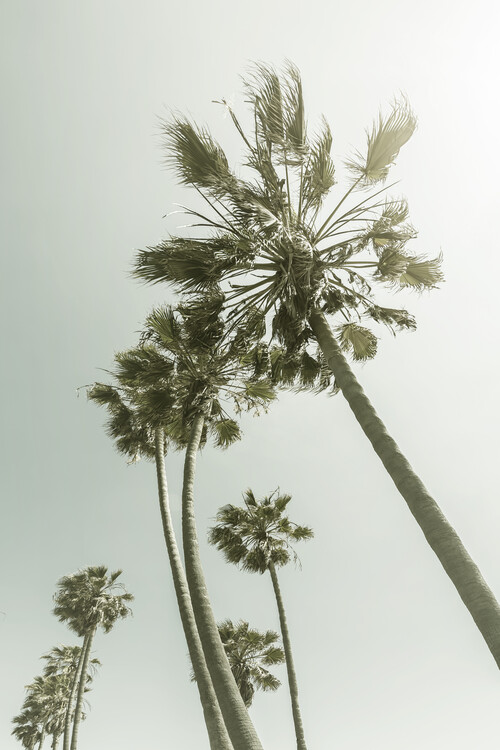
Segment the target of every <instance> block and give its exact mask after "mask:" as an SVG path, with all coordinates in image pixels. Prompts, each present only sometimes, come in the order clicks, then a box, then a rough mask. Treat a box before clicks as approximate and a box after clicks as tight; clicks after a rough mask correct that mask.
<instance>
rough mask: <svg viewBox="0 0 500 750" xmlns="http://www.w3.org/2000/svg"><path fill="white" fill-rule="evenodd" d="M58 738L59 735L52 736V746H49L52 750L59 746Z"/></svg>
mask: <svg viewBox="0 0 500 750" xmlns="http://www.w3.org/2000/svg"><path fill="white" fill-rule="evenodd" d="M60 736H61V735H60V734H54V735H53V736H52V745H51V748H52V750H57V746H58V744H59V737H60Z"/></svg>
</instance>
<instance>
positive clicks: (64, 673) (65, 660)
mask: <svg viewBox="0 0 500 750" xmlns="http://www.w3.org/2000/svg"><path fill="white" fill-rule="evenodd" d="M42 659H45V661H46V665H45V667H44V670H43V673H44V676H46V677H51V676H56V677H59V678H63V679H65V680H66V681H67V683H68V690H67V696H66V703H65V710H64V715H63V719H62V726H61V722H60V721H58V722H52V728H53V730H52V731H51V734H52V736H53V744H54V748H55V747H57V743H58V740H59V736H60V735H61V734H63V733H64V732H65V733H66V736H67V737H68V738H69V732H70V727H71V721H72V720H73V704H74V702H75V695H76V690H77V687H78V682H79V679H80V672H81V667H82V661H83V650H82V648H81V647H80V646H55V647H54V648H53V649H51V650H50V651H49V652H48V653H47V654H44V655H43V656H42ZM100 666H101V662H100V661H99V659H90V660H89V662H88V673H87V683H86V687H85V692H87V691H88V690H89V689H90V687H89V683H91V682H92V680H93V678H94V675H95V673H96V670H97V667H100ZM82 718H83V716H82ZM68 741H69V739H68Z"/></svg>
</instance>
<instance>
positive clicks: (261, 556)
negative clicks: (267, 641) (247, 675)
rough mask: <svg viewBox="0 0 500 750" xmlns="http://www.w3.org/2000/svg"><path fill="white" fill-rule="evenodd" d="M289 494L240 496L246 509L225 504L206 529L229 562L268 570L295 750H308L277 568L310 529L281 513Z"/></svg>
mask: <svg viewBox="0 0 500 750" xmlns="http://www.w3.org/2000/svg"><path fill="white" fill-rule="evenodd" d="M291 499H292V498H291V496H290V495H279V494H278V491H277V490H276V491H275V492H273V493H272V494H271V495H269V496H267V497H265V498H264V499H263V500H262V501H261V502H258V501H257V500H256V498H255V496H254V494H253V492H252V490H250V489H249V490H247V491H246V492H245V493H244V495H243V500H244V502H245V508H240V507H238V506H236V505H224V506H223V507H222V508H220V509H219V510H218V512H217V515H216V521H217V525H216V526H214V527H213V528H211V529H210V530H209V534H208V540H209V542H210V543H211V544H214V545H215V546H216V547H217V549H219V550H221V551H222V552H223V553H224V556H225V558H226V560H227V561H228V562H231V563H234V564H235V565H240V566H241V567H242V568H243V570H249V571H251V572H254V573H265V571H266V570H268V571H269V573H270V575H271V580H272V583H273V589H274V595H275V597H276V603H277V605H278V614H279V619H280V627H281V635H282V638H283V647H284V649H285V659H286V668H287V674H288V685H289V688H290V698H291V701H292V713H293V721H294V725H295V736H296V739H297V748H298V750H307V749H306V741H305V737H304V728H303V726H302V717H301V714H300V707H299V691H298V687H297V675H296V673H295V667H294V663H293V657H292V647H291V643H290V634H289V632H288V625H287V621H286V613H285V607H284V604H283V597H282V595H281V590H280V586H279V583H278V575H277V573H276V568H277V567H280V566H281V565H286V564H287V563H288V562H289V561H290V559H291V557H293V558H294V559H296V558H297V556H296V553H295V552H294V551H293V549H292V547H291V544H290V542H292V541H293V542H297V541H300V540H301V539H311V538H312V536H313V531H312V529H310V528H308V527H307V526H298V525H297V524H295V523H292V522H291V521H290V520H289V518H288V517H287V516H286V515H285V514H284V512H285V509H286V507H287V505H288V503H289V502H290V500H291Z"/></svg>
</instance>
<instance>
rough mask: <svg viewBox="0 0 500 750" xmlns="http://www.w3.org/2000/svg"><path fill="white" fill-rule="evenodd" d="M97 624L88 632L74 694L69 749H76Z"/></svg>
mask: <svg viewBox="0 0 500 750" xmlns="http://www.w3.org/2000/svg"><path fill="white" fill-rule="evenodd" d="M96 630H97V626H96V627H94V629H93V630H92V631H91V632H90V633H88V636H87V645H86V646H85V650H84V654H83V661H82V670H81V673H80V681H79V683H78V693H77V696H76V703H75V718H74V719H73V734H72V735H71V750H76V743H77V742H78V729H79V727H80V721H81V718H82V706H83V694H84V692H85V685H86V683H87V667H88V663H89V659H90V649H91V648H92V641H93V640H94V635H95V631H96Z"/></svg>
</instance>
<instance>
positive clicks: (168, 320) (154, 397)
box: [88, 295, 274, 459]
mask: <svg viewBox="0 0 500 750" xmlns="http://www.w3.org/2000/svg"><path fill="white" fill-rule="evenodd" d="M221 306H222V299H221V297H220V295H218V296H213V295H212V296H210V297H206V296H205V297H203V298H201V299H197V300H194V301H193V300H192V301H191V304H190V305H189V306H187V305H184V306H180V307H179V308H178V309H177V310H175V309H174V308H172V307H170V306H168V305H165V306H163V307H158V308H156V309H155V310H153V312H152V313H151V314H150V315H149V317H148V318H147V321H146V326H145V329H144V331H143V334H142V337H141V345H140V346H138V347H136V348H134V349H129V350H127V351H125V352H120V353H118V354H117V355H116V356H115V365H116V366H115V370H114V371H113V373H112V374H113V375H114V376H115V384H113V385H106V384H103V383H96V384H94V385H93V386H92V387H91V388H90V389H89V390H88V397H89V398H90V399H91V400H93V401H95V402H97V403H98V404H100V405H104V406H106V407H107V409H108V411H109V413H110V419H109V421H108V425H107V429H108V432H109V434H110V436H111V437H112V438H113V439H114V440H115V444H116V447H117V448H118V450H119V451H121V452H122V453H125V454H126V455H128V456H130V458H131V459H134V458H136V457H138V456H139V455H145V456H146V457H148V458H154V455H155V447H154V443H155V439H154V432H155V429H156V428H157V427H161V428H162V429H163V432H164V435H165V440H166V444H170V445H172V446H173V447H174V448H183V447H185V446H186V444H187V441H188V438H189V429H190V426H191V424H192V421H193V417H194V416H195V415H196V414H197V413H199V412H200V411H201V412H202V413H203V414H204V416H205V426H204V431H203V436H202V444H203V443H204V442H205V441H206V440H207V437H208V435H211V436H212V437H213V439H214V441H215V444H216V446H217V447H222V448H225V447H227V446H229V445H230V444H231V443H232V442H234V441H235V440H238V439H239V437H240V429H239V426H238V423H237V422H236V421H235V420H234V419H233V418H232V417H231V416H230V415H229V413H228V411H227V408H228V406H227V405H228V401H232V403H233V407H235V409H236V411H237V412H238V411H240V410H241V409H243V408H246V409H254V410H258V409H259V408H263V409H265V408H266V406H267V404H268V402H269V401H270V400H271V399H272V398H273V397H274V393H273V389H272V387H271V384H270V382H269V380H268V379H267V377H266V367H267V361H268V357H267V352H266V349H265V347H263V346H261V345H260V344H259V343H258V333H259V331H258V325H257V326H256V327H254V323H253V322H252V321H249V322H248V323H247V325H246V326H245V327H241V326H240V327H238V328H236V329H233V330H232V331H229V330H228V327H227V326H225V325H224V323H223V321H222V318H221V315H220V313H221Z"/></svg>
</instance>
